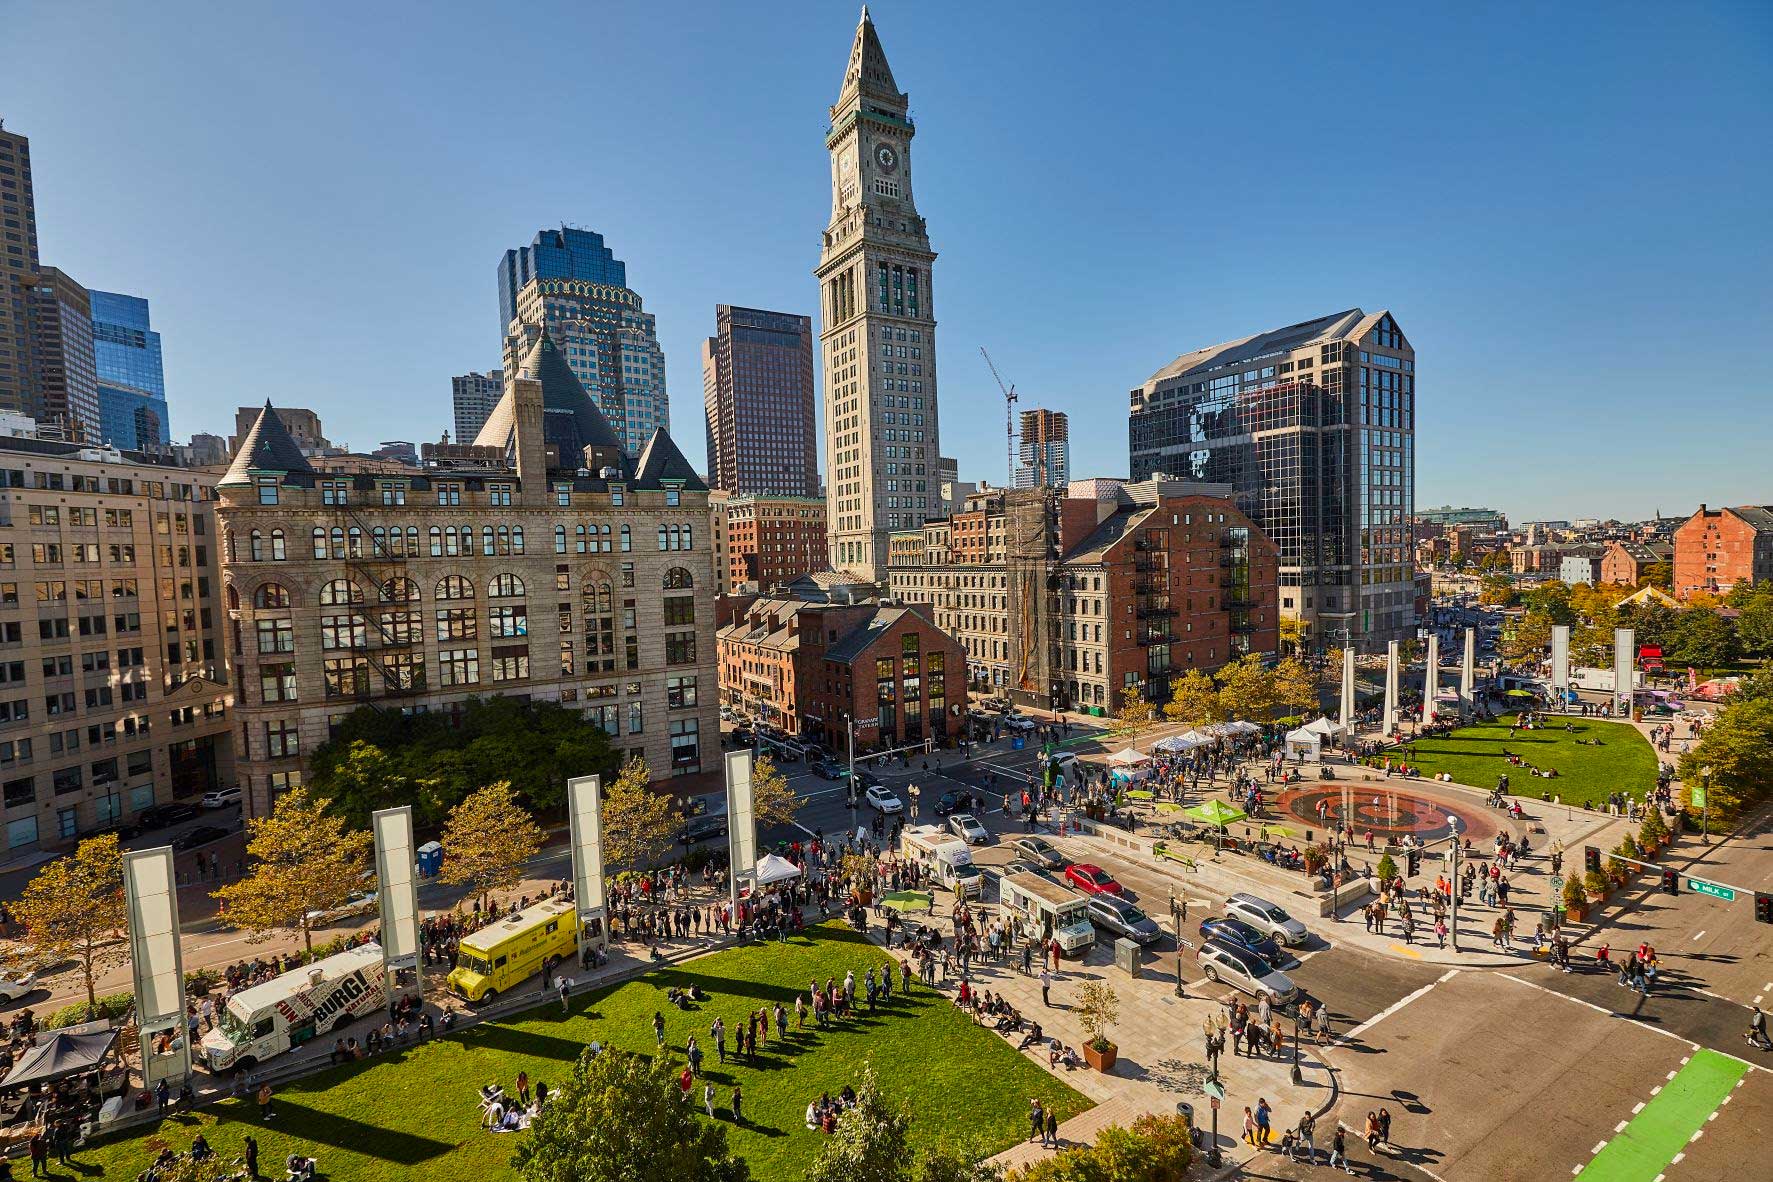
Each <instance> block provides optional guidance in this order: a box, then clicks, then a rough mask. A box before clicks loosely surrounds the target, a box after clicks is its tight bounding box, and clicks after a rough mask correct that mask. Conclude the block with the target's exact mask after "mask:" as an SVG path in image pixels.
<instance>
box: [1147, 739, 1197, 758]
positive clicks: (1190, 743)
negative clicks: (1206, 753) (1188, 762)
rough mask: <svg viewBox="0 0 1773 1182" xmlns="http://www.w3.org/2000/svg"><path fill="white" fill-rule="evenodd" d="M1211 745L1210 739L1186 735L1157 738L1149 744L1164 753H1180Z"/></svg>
mask: <svg viewBox="0 0 1773 1182" xmlns="http://www.w3.org/2000/svg"><path fill="white" fill-rule="evenodd" d="M1211 745H1212V740H1211V739H1191V738H1189V737H1188V736H1187V735H1172V736H1170V737H1169V738H1167V739H1159V740H1158V741H1157V742H1155V743H1153V744H1152V745H1151V749H1152V750H1153V751H1162V752H1163V753H1164V754H1165V755H1180V754H1182V753H1183V752H1186V751H1193V750H1194V749H1195V748H1196V747H1207V746H1211Z"/></svg>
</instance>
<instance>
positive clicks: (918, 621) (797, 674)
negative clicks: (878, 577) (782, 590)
mask: <svg viewBox="0 0 1773 1182" xmlns="http://www.w3.org/2000/svg"><path fill="white" fill-rule="evenodd" d="M731 610H732V611H733V618H732V622H731V623H728V624H726V625H725V626H723V627H722V628H721V629H720V631H719V633H718V634H717V641H716V643H717V645H718V650H719V661H720V697H721V701H722V702H723V703H725V704H727V705H732V706H737V707H739V708H740V709H743V710H745V711H746V712H748V713H750V714H752V715H753V716H755V717H757V718H760V719H762V720H764V721H766V722H769V723H770V724H771V725H773V726H777V727H780V728H781V729H782V730H784V731H786V732H787V733H789V734H791V735H798V736H801V737H802V738H807V739H811V740H813V741H816V742H819V743H822V744H824V745H825V746H826V747H827V748H829V749H830V750H832V751H835V752H842V751H846V750H847V749H848V738H847V727H848V725H849V722H850V721H851V720H854V722H855V734H856V747H857V749H858V750H862V749H866V748H870V747H875V746H896V745H899V744H906V743H917V742H921V741H923V740H924V739H925V738H932V739H934V740H936V742H937V743H938V744H940V743H941V741H942V740H943V739H944V738H946V737H947V736H949V735H958V734H959V733H960V732H961V729H962V727H963V725H964V721H965V718H966V708H967V685H966V654H965V652H964V651H963V650H962V649H961V647H960V645H959V644H958V643H956V642H955V640H954V639H953V638H952V637H950V636H948V635H947V634H946V633H945V632H943V631H942V630H941V629H939V628H937V627H936V625H935V622H934V620H933V619H932V618H931V616H930V614H929V611H928V609H926V608H922V607H917V606H912V607H902V606H886V605H882V604H877V603H865V604H854V605H847V604H818V603H804V602H802V601H800V600H794V599H761V598H757V599H751V600H749V601H747V600H746V599H744V598H743V597H739V598H735V599H734V600H732V601H731Z"/></svg>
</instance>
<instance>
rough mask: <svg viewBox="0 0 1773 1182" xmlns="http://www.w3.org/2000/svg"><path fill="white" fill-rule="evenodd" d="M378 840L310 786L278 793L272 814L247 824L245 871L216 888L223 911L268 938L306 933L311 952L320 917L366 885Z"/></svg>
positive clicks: (305, 942)
mask: <svg viewBox="0 0 1773 1182" xmlns="http://www.w3.org/2000/svg"><path fill="white" fill-rule="evenodd" d="M372 845H373V839H372V838H371V836H370V834H369V833H368V832H367V831H366V830H362V829H356V828H353V827H352V826H351V825H350V824H348V823H347V822H346V821H345V819H344V818H343V817H339V816H336V815H334V814H333V813H332V812H331V810H330V807H329V805H328V802H327V801H325V800H323V799H320V798H319V797H317V796H315V795H314V793H313V792H311V791H309V790H308V789H307V788H294V789H291V790H290V791H288V792H285V793H284V794H283V795H281V796H279V797H278V798H277V804H276V805H275V806H274V807H273V808H272V810H271V815H270V816H267V817H254V818H253V819H252V820H250V821H248V822H247V823H246V854H247V862H248V869H247V872H246V877H244V878H242V879H240V880H239V881H238V882H231V883H229V884H228V885H226V886H224V887H222V888H221V889H220V890H217V891H216V892H215V898H216V899H218V900H220V902H221V904H222V908H223V913H224V916H225V918H226V919H227V920H228V922H229V923H232V924H236V925H238V926H239V927H243V928H245V929H246V930H248V931H250V932H252V933H253V934H254V937H255V938H259V939H268V938H269V937H270V936H272V935H274V934H275V933H277V932H279V931H285V932H292V933H295V934H296V935H299V936H301V938H302V946H303V947H304V948H305V949H307V951H308V952H310V953H312V952H313V951H314V929H315V927H317V926H322V925H321V924H320V922H319V920H318V919H317V918H316V917H317V916H319V915H321V914H323V913H325V912H327V911H329V910H331V909H332V908H335V907H338V906H340V905H341V904H343V903H344V902H345V901H346V900H347V899H349V898H350V895H351V892H352V891H354V890H361V889H365V888H367V887H368V886H369V882H368V880H367V878H366V874H367V872H368V870H369V868H370V848H371V846H372Z"/></svg>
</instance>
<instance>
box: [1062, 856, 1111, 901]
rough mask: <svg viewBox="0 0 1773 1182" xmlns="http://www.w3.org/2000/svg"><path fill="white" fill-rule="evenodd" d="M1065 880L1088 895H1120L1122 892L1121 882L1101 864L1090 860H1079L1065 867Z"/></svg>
mask: <svg viewBox="0 0 1773 1182" xmlns="http://www.w3.org/2000/svg"><path fill="white" fill-rule="evenodd" d="M1065 881H1066V882H1068V883H1070V884H1071V885H1072V886H1074V887H1076V888H1077V889H1078V890H1080V891H1082V892H1084V894H1086V895H1118V894H1120V893H1121V890H1120V883H1118V882H1115V881H1114V876H1113V875H1112V874H1110V873H1108V871H1106V870H1104V869H1102V867H1100V866H1094V865H1091V864H1090V863H1088V862H1079V863H1077V864H1076V865H1074V866H1067V867H1066V868H1065Z"/></svg>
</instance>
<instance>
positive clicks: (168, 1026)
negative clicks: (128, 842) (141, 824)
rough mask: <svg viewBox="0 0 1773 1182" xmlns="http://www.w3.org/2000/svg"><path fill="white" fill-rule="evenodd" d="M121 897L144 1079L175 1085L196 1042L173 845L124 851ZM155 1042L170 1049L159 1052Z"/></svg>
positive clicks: (185, 1071) (186, 1071)
mask: <svg viewBox="0 0 1773 1182" xmlns="http://www.w3.org/2000/svg"><path fill="white" fill-rule="evenodd" d="M123 899H124V906H125V908H126V911H127V914H128V923H129V969H130V976H131V977H132V979H133V983H134V985H135V1006H136V1031H137V1033H138V1034H139V1035H140V1037H141V1049H142V1085H143V1087H145V1088H147V1089H148V1090H150V1091H152V1090H153V1087H154V1085H155V1084H156V1083H158V1082H160V1081H161V1080H165V1081H166V1082H167V1086H168V1087H177V1086H178V1085H179V1084H180V1083H183V1082H184V1080H185V1078H186V1077H187V1076H189V1075H190V1074H191V1058H192V1054H193V1048H192V1046H191V1040H190V1037H189V1035H188V1033H187V1031H186V1027H185V961H184V952H183V950H182V949H181V948H180V947H179V896H178V879H177V877H176V875H175V873H174V870H173V864H172V847H171V846H169V845H163V846H156V847H155V848H153V849H149V850H130V851H127V852H126V853H125V854H124V855H123ZM161 1035H166V1036H167V1038H166V1040H164V1041H162V1040H161V1037H160V1036H161ZM156 1042H160V1043H161V1045H163V1046H165V1047H166V1050H164V1051H160V1052H156V1051H155V1049H154V1047H155V1044H156Z"/></svg>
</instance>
